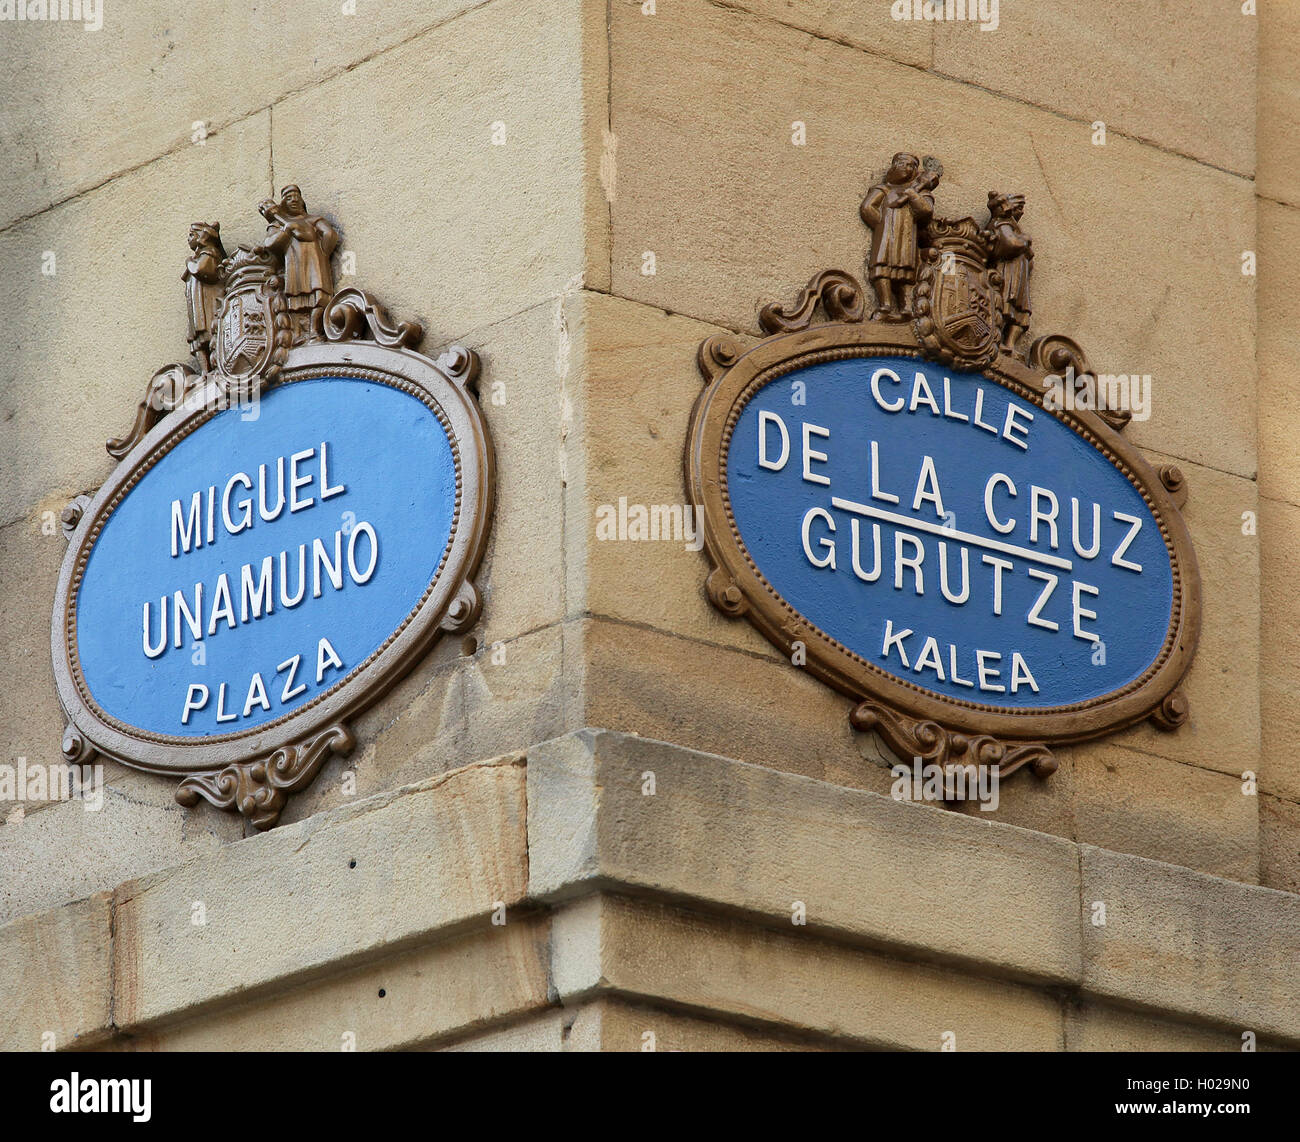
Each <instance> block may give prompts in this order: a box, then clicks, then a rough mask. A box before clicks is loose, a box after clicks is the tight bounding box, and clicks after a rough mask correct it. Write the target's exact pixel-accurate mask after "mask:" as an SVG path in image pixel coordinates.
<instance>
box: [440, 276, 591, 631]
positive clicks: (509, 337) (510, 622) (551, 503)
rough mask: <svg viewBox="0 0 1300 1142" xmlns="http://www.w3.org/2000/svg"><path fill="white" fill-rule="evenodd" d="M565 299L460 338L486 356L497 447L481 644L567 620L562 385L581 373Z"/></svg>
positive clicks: (486, 394) (485, 395)
mask: <svg viewBox="0 0 1300 1142" xmlns="http://www.w3.org/2000/svg"><path fill="white" fill-rule="evenodd" d="M566 302H571V299H570V298H568V297H561V298H556V299H552V300H548V301H541V302H538V303H537V304H535V305H533V306H531V307H530V308H529V309H527V310H525V311H524V312H523V313H520V314H517V315H515V316H513V317H509V318H507V319H506V320H504V321H500V322H497V323H496V324H493V325H490V326H488V327H486V328H483V329H476V330H474V331H473V332H472V333H469V334H467V335H465V336H463V337H461V338H459V340H460V342H461V343H462V344H464V345H468V346H469V347H470V348H472V349H475V350H476V351H477V352H478V353H479V355H480V356H481V357H482V359H483V376H482V379H481V383H480V391H479V406H480V408H481V409H482V410H483V415H484V418H485V419H486V420H487V422H488V429H489V431H490V432H491V434H492V443H493V447H494V448H495V450H496V465H497V491H496V510H495V514H494V516H493V521H492V535H491V538H490V539H489V546H488V551H487V554H486V555H485V557H484V560H483V567H482V570H481V571H480V572H479V576H478V583H479V587H480V589H481V590H482V592H483V617H482V619H481V620H480V621H479V624H478V626H477V627H476V629H475V630H474V632H472V633H473V634H474V635H475V637H476V638H477V639H478V641H479V642H480V643H481V644H484V645H490V644H492V643H494V642H498V641H501V640H504V639H512V638H517V637H518V636H520V635H522V634H526V633H528V632H530V631H535V630H538V629H539V628H541V627H544V626H548V625H550V624H552V623H556V622H559V621H560V620H561V619H562V618H564V617H565V614H566V608H565V578H564V559H565V546H564V530H565V529H564V522H565V519H564V510H565V484H564V476H565V459H566V457H565V438H566V435H567V429H568V423H569V422H568V419H567V413H568V409H567V407H566V402H565V400H564V386H565V378H566V377H567V376H568V375H569V374H576V373H577V372H578V367H577V364H578V363H577V361H576V359H574V360H571V358H573V357H575V356H576V355H575V354H573V353H572V350H571V348H569V337H568V333H567V322H566V319H565V316H564V314H565V307H566ZM561 373H564V374H565V376H561Z"/></svg>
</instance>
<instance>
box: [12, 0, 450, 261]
mask: <svg viewBox="0 0 1300 1142" xmlns="http://www.w3.org/2000/svg"><path fill="white" fill-rule="evenodd" d="M474 2H475V0H433V2H432V3H426V4H421V5H418V6H408V5H392V4H387V5H373V4H365V3H360V4H355V5H352V9H353V11H352V14H351V15H349V14H347V13H346V12H345V11H344V9H345V8H346V7H348V6H347V5H345V4H342V3H338V4H309V5H301V6H299V7H298V8H297V9H295V11H294V12H293V14H292V17H291V18H286V15H287V14H286V13H285V12H284V11H283V10H282V9H281V8H278V7H276V6H274V5H266V6H259V7H248V8H244V9H240V10H239V11H238V12H237V13H231V12H228V11H225V10H223V9H222V8H220V7H218V6H214V5H187V6H183V7H177V6H176V5H174V4H168V3H166V2H165V0H147V2H144V3H133V4H113V3H106V4H103V5H102V6H101V11H102V12H103V26H102V28H100V29H99V30H97V31H95V32H93V33H87V32H85V31H83V30H82V27H81V26H80V25H79V24H75V23H70V24H8V25H6V29H5V30H6V36H5V39H6V41H7V42H8V43H9V45H10V50H9V51H8V52H7V53H6V61H7V63H8V66H6V67H5V69H4V72H3V74H2V75H0V99H2V100H3V104H4V106H5V108H6V130H5V135H4V138H3V140H0V167H2V168H3V169H5V170H6V171H9V172H11V175H12V177H10V178H9V179H8V180H7V191H8V193H7V194H6V196H5V202H4V204H3V207H0V226H2V225H4V224H6V223H8V222H10V221H12V220H13V219H14V218H19V217H22V216H24V215H27V214H31V213H33V212H35V211H38V210H40V209H42V208H44V207H46V206H48V205H49V204H50V203H51V202H57V201H59V200H60V199H63V198H67V197H68V196H69V195H72V194H75V193H78V192H81V191H85V190H87V189H89V188H91V187H95V186H98V185H99V184H101V183H103V182H105V181H106V180H108V179H110V178H113V177H115V176H120V174H121V172H123V171H130V170H132V169H133V168H135V167H138V166H140V165H141V164H143V163H147V162H149V161H150V160H151V159H155V158H157V157H158V156H159V155H162V154H164V153H166V152H170V151H176V150H182V149H185V148H188V147H190V146H195V149H196V150H197V149H199V148H198V146H197V145H196V144H195V143H194V140H195V139H196V138H202V137H203V136H202V135H201V134H199V133H198V131H199V127H198V124H199V123H200V122H201V123H202V124H203V129H204V130H205V131H207V132H209V134H208V136H207V142H206V143H205V144H204V145H205V146H207V147H211V146H212V145H213V142H214V141H215V139H216V138H218V137H220V136H221V135H223V134H225V133H226V131H227V130H229V129H230V127H231V125H232V124H233V125H234V126H236V127H238V126H240V125H241V124H239V123H236V122H235V121H236V120H244V119H245V118H246V117H248V116H251V115H253V114H254V113H255V112H260V111H262V110H264V109H265V108H266V107H267V105H268V104H271V103H274V102H275V101H276V100H277V99H281V98H282V97H283V96H284V95H285V94H286V93H288V92H292V91H299V90H302V89H304V88H310V87H312V86H314V85H316V84H318V83H320V81H321V80H323V79H325V78H327V77H329V76H331V75H335V74H338V73H339V72H342V71H345V70H347V69H348V68H350V67H352V66H354V65H355V64H357V63H358V62H359V61H360V60H363V59H366V58H367V57H369V56H372V55H374V54H375V53H377V52H382V51H383V50H384V49H385V48H388V47H391V46H392V45H394V44H397V43H400V42H401V41H403V40H405V39H408V38H410V37H412V36H414V35H417V34H418V33H419V32H421V31H422V30H424V29H428V28H431V27H434V26H436V25H438V24H440V23H442V22H444V21H446V20H448V19H449V18H451V17H453V16H455V15H456V14H457V13H459V12H461V11H463V10H464V9H466V8H469V7H471V6H473V4H474ZM88 76H105V77H107V76H111V77H112V82H104V83H88V82H87V77H88ZM261 123H262V129H263V131H265V129H266V120H265V118H262V119H261ZM213 133H215V134H213ZM262 169H263V171H266V170H268V166H267V165H266V164H265V163H263V167H262ZM220 182H221V179H220V178H216V179H214V180H213V183H214V185H219V184H220ZM183 201H184V200H182V202H183ZM179 236H180V239H181V240H182V241H183V240H184V231H181V232H180V235H179Z"/></svg>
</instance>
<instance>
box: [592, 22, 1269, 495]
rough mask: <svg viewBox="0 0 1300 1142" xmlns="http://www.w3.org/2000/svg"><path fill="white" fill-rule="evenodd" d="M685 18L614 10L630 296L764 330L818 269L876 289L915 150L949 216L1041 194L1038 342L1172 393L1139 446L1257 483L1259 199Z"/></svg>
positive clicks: (774, 31)
mask: <svg viewBox="0 0 1300 1142" xmlns="http://www.w3.org/2000/svg"><path fill="white" fill-rule="evenodd" d="M673 8H674V16H673V18H672V19H661V18H658V17H656V18H654V19H646V18H643V17H642V16H640V14H639V13H638V11H637V10H635V9H632V8H629V7H625V6H616V7H615V8H614V11H613V22H612V32H611V35H612V40H611V51H612V56H611V58H612V65H611V76H612V97H611V98H612V104H611V118H612V123H613V128H614V130H615V132H616V133H617V134H618V137H619V155H620V159H619V193H618V197H617V199H616V200H615V202H614V204H613V208H612V214H611V217H612V221H613V237H612V246H611V251H612V270H611V274H612V277H611V282H612V290H613V292H614V293H616V294H619V295H620V296H623V297H628V298H632V299H634V300H637V301H644V302H647V303H649V304H651V305H655V306H659V307H661V308H664V309H668V310H672V311H674V312H677V313H684V314H688V315H689V316H691V317H695V318H698V319H700V320H702V321H707V322H711V323H715V324H719V325H725V326H728V327H732V328H742V329H744V330H746V331H751V332H752V331H755V330H756V328H757V311H758V308H759V306H760V304H762V303H763V302H767V301H772V300H778V299H788V298H791V297H793V296H794V295H795V293H796V292H797V291H798V289H799V288H800V287H802V286H803V285H804V283H805V282H806V281H807V280H808V279H809V277H810V276H811V275H812V274H813V273H815V272H817V271H818V270H821V269H823V268H825V267H827V266H838V267H840V268H841V269H844V270H847V271H850V272H853V273H855V274H857V273H860V272H861V270H862V260H863V258H864V255H865V253H866V248H867V243H868V235H867V232H866V229H865V227H864V226H863V225H862V223H861V221H860V219H859V217H858V204H859V202H860V201H861V199H862V196H863V194H864V193H865V192H866V190H867V189H868V187H869V186H870V185H871V181H872V179H873V177H875V176H876V175H878V174H879V172H880V170H881V169H882V168H883V167H884V165H885V164H886V163H887V162H888V160H889V157H890V156H891V155H892V154H893V153H894V152H895V151H897V150H899V148H900V147H902V146H907V147H908V148H909V149H912V150H916V151H919V152H921V153H932V154H935V155H937V156H938V157H939V158H940V159H942V161H943V163H944V166H945V170H946V173H945V176H944V180H943V182H942V184H941V185H940V187H939V192H938V195H939V201H940V203H941V210H942V212H943V213H945V214H948V215H953V216H960V215H961V214H963V213H967V212H970V213H973V214H975V215H977V216H978V217H980V218H983V217H984V213H983V211H984V209H985V205H986V202H987V194H988V191H989V189H990V188H1005V189H1008V190H1015V191H1016V192H1019V193H1023V194H1025V195H1027V197H1028V200H1029V207H1028V209H1027V212H1026V218H1025V224H1026V228H1027V229H1028V231H1029V232H1030V234H1031V235H1032V236H1033V239H1034V249H1035V252H1036V254H1037V258H1036V261H1035V265H1036V267H1037V268H1036V270H1035V277H1034V286H1033V292H1034V330H1035V331H1036V332H1037V333H1047V332H1065V333H1069V334H1070V335H1072V336H1074V337H1076V338H1077V339H1078V340H1079V341H1080V342H1081V343H1082V344H1083V345H1084V346H1085V347H1086V348H1087V350H1088V352H1089V356H1090V359H1091V361H1092V363H1093V365H1094V366H1095V367H1096V368H1097V369H1098V370H1099V371H1101V372H1106V373H1134V372H1136V373H1139V374H1150V375H1151V376H1152V378H1153V380H1152V385H1153V389H1154V394H1155V395H1154V410H1153V414H1152V418H1151V420H1149V421H1147V422H1146V423H1143V424H1138V425H1135V426H1134V427H1133V428H1132V429H1131V430H1130V434H1131V435H1132V436H1133V437H1134V439H1135V440H1137V441H1138V442H1139V443H1141V444H1143V445H1144V446H1146V447H1150V448H1158V449H1160V450H1161V451H1164V452H1168V453H1171V454H1173V455H1175V456H1178V457H1181V458H1184V459H1189V460H1193V461H1195V462H1197V463H1203V464H1208V465H1211V466H1213V467H1216V468H1220V469H1222V470H1224V471H1227V472H1233V473H1236V474H1239V475H1244V476H1251V475H1253V474H1254V470H1255V418H1254V412H1253V408H1252V401H1253V397H1254V393H1255V379H1254V369H1253V367H1252V365H1251V361H1252V357H1253V344H1254V296H1253V288H1252V280H1251V279H1249V278H1245V277H1243V276H1242V273H1241V252H1242V251H1243V250H1247V249H1251V248H1252V247H1253V245H1254V241H1255V236H1254V205H1253V204H1254V197H1253V187H1252V185H1251V183H1250V182H1249V180H1247V179H1244V178H1241V177H1238V176H1235V175H1230V174H1226V173H1224V172H1222V171H1219V170H1215V169H1212V168H1210V167H1207V166H1205V165H1203V164H1201V163H1198V162H1195V161H1193V160H1189V159H1185V158H1179V157H1177V156H1175V155H1172V154H1169V153H1167V152H1165V151H1161V150H1158V149H1156V148H1154V147H1151V146H1146V145H1143V144H1140V143H1138V142H1135V141H1133V140H1131V139H1125V138H1119V137H1116V136H1113V135H1112V136H1111V138H1110V141H1109V143H1108V144H1107V145H1106V146H1104V147H1094V146H1092V145H1091V142H1090V134H1091V127H1090V123H1088V122H1074V121H1071V120H1068V119H1064V118H1062V117H1061V116H1060V115H1059V114H1057V113H1055V112H1052V111H1045V110H1038V109H1035V108H1031V107H1027V106H1026V105H1025V104H1023V103H1020V102H1016V101H1013V100H1008V99H1005V98H1003V97H1000V96H997V95H993V94H990V93H988V92H984V91H980V90H976V89H973V88H972V87H970V86H968V85H965V84H961V83H957V82H955V81H953V80H949V79H945V78H942V77H939V76H935V75H932V74H928V73H925V72H921V71H918V70H917V69H915V68H911V67H905V66H903V65H900V64H895V63H892V62H890V61H888V60H884V59H881V58H880V57H875V56H868V55H866V54H865V53H863V52H861V51H858V50H856V49H854V48H852V47H848V46H845V45H842V44H837V43H832V42H829V41H827V40H820V39H815V38H813V37H811V36H809V35H807V34H806V33H803V32H800V31H797V30H795V29H793V28H789V27H785V26H783V25H779V24H775V23H772V22H770V21H756V20H752V19H750V18H748V17H747V16H738V15H737V14H736V13H735V12H734V11H729V10H727V9H725V8H722V7H719V6H718V5H714V4H709V3H707V2H706V0H681V2H680V3H677V4H674V6H673ZM1008 18H1009V16H1008ZM973 34H974V35H975V36H977V37H980V38H982V39H985V40H996V39H997V37H998V36H999V35H1002V34H1003V33H1001V32H999V33H994V34H985V33H980V32H978V31H976V32H974V33H973ZM864 92H869V93H870V96H869V106H870V112H871V113H870V114H864V113H863V107H864V106H866V105H867V104H864V95H863V93H864ZM918 111H923V114H919V113H918ZM796 119H798V120H800V121H803V122H805V123H806V126H807V142H806V145H804V146H802V147H797V146H794V145H792V142H791V129H790V124H791V122H792V121H793V120H796ZM900 124H906V125H907V129H906V131H905V132H904V131H901V129H900ZM1244 126H1245V124H1241V123H1238V124H1237V129H1238V130H1241V133H1242V134H1243V135H1246V136H1248V134H1249V132H1248V131H1245V130H1242V128H1243V127H1244ZM1099 242H1100V243H1101V244H1100V245H1099ZM647 251H652V252H653V253H654V254H655V273H654V275H653V276H649V275H647V274H646V273H644V272H643V267H645V266H646V265H647V263H646V260H645V258H644V254H645V253H646V252H647ZM1206 314H1213V315H1214V320H1212V321H1207V320H1206V319H1205V315H1206ZM1188 361H1194V362H1196V367H1195V368H1194V369H1189V368H1188V367H1187V362H1188ZM1207 376H1208V377H1220V378H1225V380H1224V381H1223V383H1220V384H1206V383H1205V382H1204V378H1205V377H1207ZM1229 378H1230V380H1228V379H1229Z"/></svg>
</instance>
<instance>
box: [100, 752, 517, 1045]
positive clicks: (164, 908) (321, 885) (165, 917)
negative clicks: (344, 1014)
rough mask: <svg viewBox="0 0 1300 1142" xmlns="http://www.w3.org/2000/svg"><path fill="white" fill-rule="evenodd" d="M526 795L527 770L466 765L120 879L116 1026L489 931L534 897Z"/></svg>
mask: <svg viewBox="0 0 1300 1142" xmlns="http://www.w3.org/2000/svg"><path fill="white" fill-rule="evenodd" d="M523 798H524V775H523V772H522V769H521V767H519V766H517V765H514V764H511V763H510V762H509V761H507V762H505V763H499V764H490V763H489V764H484V765H475V766H468V767H466V768H464V769H460V770H456V771H454V772H451V773H447V774H444V775H442V776H440V777H436V778H433V779H431V780H429V781H427V782H425V783H423V784H422V785H419V786H415V787H413V788H410V789H406V790H402V791H400V792H398V793H395V794H387V795H381V796H379V797H376V798H373V799H371V800H369V801H366V802H363V803H361V804H357V805H353V806H349V807H346V808H342V809H338V810H335V811H334V812H332V813H327V814H320V815H318V816H316V817H313V818H312V819H311V820H309V821H305V822H303V823H301V824H298V825H289V826H285V827H283V828H280V829H277V830H275V831H273V832H270V833H266V834H263V835H261V836H258V837H254V838H250V839H249V840H246V841H243V842H241V843H238V844H234V845H228V846H226V847H225V848H224V849H222V850H221V851H220V852H219V853H217V854H215V855H214V856H213V857H211V858H210V859H208V860H205V861H202V862H198V863H195V864H190V865H184V866H182V867H180V868H176V869H171V870H168V871H167V872H164V873H160V874H157V875H155V876H152V877H148V878H145V879H144V880H140V881H134V882H131V883H128V884H125V885H123V886H122V887H121V888H120V889H118V891H117V894H116V900H117V911H116V924H117V929H116V930H117V937H116V940H115V942H114V958H115V975H114V978H115V979H116V988H117V995H116V1006H115V1012H116V1018H117V1024H118V1026H119V1027H121V1028H123V1029H124V1030H127V1031H130V1030H132V1029H134V1028H137V1027H141V1026H144V1025H147V1024H149V1023H151V1022H154V1021H157V1020H161V1019H163V1018H170V1017H176V1016H180V1015H181V1014H182V1013H188V1014H192V1015H198V1014H201V1013H202V1011H203V1009H204V1008H206V1007H209V1006H211V1005H213V1004H215V1003H216V1002H218V1001H231V1000H236V999H239V998H250V999H251V998H253V997H254V995H255V993H257V992H258V989H259V988H262V987H264V986H266V985H271V984H275V985H277V986H280V987H284V986H288V985H290V984H292V983H295V982H299V981H302V980H304V979H306V978H308V977H310V976H311V975H312V974H313V973H319V972H320V971H321V970H322V969H323V968H325V967H326V966H331V967H332V968H334V969H337V968H339V967H341V966H343V965H345V964H346V963H347V962H348V961H349V960H351V959H355V958H357V957H361V956H364V955H373V954H377V953H380V952H383V951H396V950H398V949H399V948H400V946H401V945H402V943H403V942H404V941H410V940H414V939H416V938H417V937H424V936H427V935H428V934H429V933H431V932H434V931H436V930H441V929H449V928H452V927H454V926H463V927H467V928H472V927H474V926H481V927H484V928H486V927H488V926H489V917H490V913H491V912H492V910H493V908H494V907H495V905H496V903H497V902H504V903H505V904H506V905H511V904H512V903H514V902H517V901H518V900H519V899H520V898H521V897H522V895H523V891H524V885H525V878H526V871H525V870H526V865H527V858H526V852H525V848H526V840H525V822H524V799H523ZM200 905H201V911H200V907H199V906H200ZM199 917H201V918H202V921H203V922H202V923H196V922H195V921H196V918H199ZM286 923H288V924H290V925H291V926H292V929H293V934H294V938H293V940H291V941H288V942H286V940H285V939H284V931H285V927H284V926H285V924H286Z"/></svg>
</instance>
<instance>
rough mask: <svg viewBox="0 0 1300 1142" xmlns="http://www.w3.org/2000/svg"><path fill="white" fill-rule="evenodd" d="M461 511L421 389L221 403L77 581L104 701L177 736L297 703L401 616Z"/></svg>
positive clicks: (114, 521) (159, 469) (293, 392)
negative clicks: (417, 391)
mask: <svg viewBox="0 0 1300 1142" xmlns="http://www.w3.org/2000/svg"><path fill="white" fill-rule="evenodd" d="M455 510H456V465H455V461H454V458H453V454H452V445H451V441H450V440H449V438H448V436H447V431H446V429H445V427H444V426H443V425H442V424H441V423H440V422H439V420H438V418H437V416H436V415H435V414H434V411H433V410H432V409H431V408H430V407H429V406H427V405H426V404H424V403H423V402H422V401H420V400H419V399H418V398H417V397H415V396H413V395H412V394H410V393H408V392H403V391H401V390H400V389H397V388H393V387H390V386H388V385H385V384H381V383H378V382H376V381H369V380H363V379H357V378H353V377H346V376H336V377H320V378H314V379H310V380H304V381H300V382H298V383H295V384H290V385H284V386H281V387H278V388H273V389H271V390H270V391H269V392H268V393H267V394H266V395H265V396H264V397H263V398H262V399H261V400H260V401H259V402H258V403H257V404H256V405H251V406H249V407H247V408H239V407H234V408H229V409H226V410H225V411H222V412H220V413H218V414H217V415H216V416H215V417H213V418H212V419H211V420H210V421H208V422H207V423H205V424H204V425H203V426H202V427H201V428H200V429H199V430H197V431H195V432H193V433H192V434H190V435H188V436H186V437H185V438H183V439H181V440H180V441H179V442H178V443H177V444H176V446H175V447H174V448H172V449H171V451H169V452H168V453H167V454H166V455H165V456H163V457H162V458H161V459H160V460H159V461H158V463H157V464H155V465H153V467H151V468H149V470H148V471H147V472H145V473H144V475H143V476H142V478H141V479H140V480H139V482H138V483H136V484H135V485H134V486H133V487H132V488H131V489H130V491H129V492H127V494H126V495H125V497H124V498H123V499H122V500H121V502H120V503H118V504H117V505H116V506H115V507H114V508H113V509H112V511H111V512H110V513H109V514H108V515H107V516H106V518H105V519H104V521H103V526H102V528H101V530H100V531H99V534H98V537H97V538H96V541H95V544H94V547H93V548H92V550H91V552H90V556H89V559H88V560H87V563H86V568H85V572H84V574H83V576H82V578H81V582H80V586H79V588H78V590H77V593H76V653H77V658H78V660H79V663H80V668H81V673H82V676H83V678H84V680H85V684H86V687H87V688H88V690H89V692H90V696H91V698H92V699H93V701H94V702H95V704H96V705H97V706H98V707H99V708H100V709H101V710H102V711H103V712H104V714H106V715H107V716H108V717H110V718H112V719H114V720H116V721H119V722H123V723H125V724H127V725H129V726H132V727H135V728H136V729H138V730H143V731H146V732H148V733H151V734H160V735H166V736H178V737H190V738H200V737H205V736H211V735H217V734H228V733H232V732H235V731H240V730H247V729H252V728H254V727H258V726H263V725H266V724H267V723H269V722H273V721H276V720H277V719H281V718H283V717H285V716H286V715H288V714H290V713H292V712H293V711H295V710H297V709H300V708H302V707H303V706H305V705H307V704H309V703H311V702H313V701H315V700H317V699H318V698H319V697H320V696H321V695H322V694H325V693H328V692H329V691H330V690H332V689H334V688H335V687H337V686H338V685H340V684H341V683H342V682H344V681H345V680H346V679H348V678H349V677H350V676H352V675H353V674H354V673H355V672H356V671H357V670H358V669H359V668H360V667H361V666H362V665H363V664H364V663H365V662H366V661H367V660H368V659H369V658H370V657H371V656H372V655H373V654H374V653H375V652H376V651H377V650H378V649H379V648H380V646H381V645H382V644H383V643H384V642H385V640H386V639H387V638H388V637H389V636H390V635H391V634H392V633H393V632H394V631H395V630H397V629H398V628H399V627H400V626H401V625H402V623H403V621H404V620H405V619H406V617H407V616H408V615H409V614H410V613H411V612H412V611H413V610H414V609H415V607H416V605H417V604H418V603H419V602H420V600H421V598H422V597H423V596H424V594H425V593H426V592H427V590H428V589H429V586H430V584H431V583H432V581H433V579H434V577H435V575H436V574H437V571H438V568H439V566H440V564H441V562H442V560H443V559H444V557H445V555H446V553H447V549H448V544H449V542H450V539H451V533H452V524H453V521H454V516H455Z"/></svg>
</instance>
